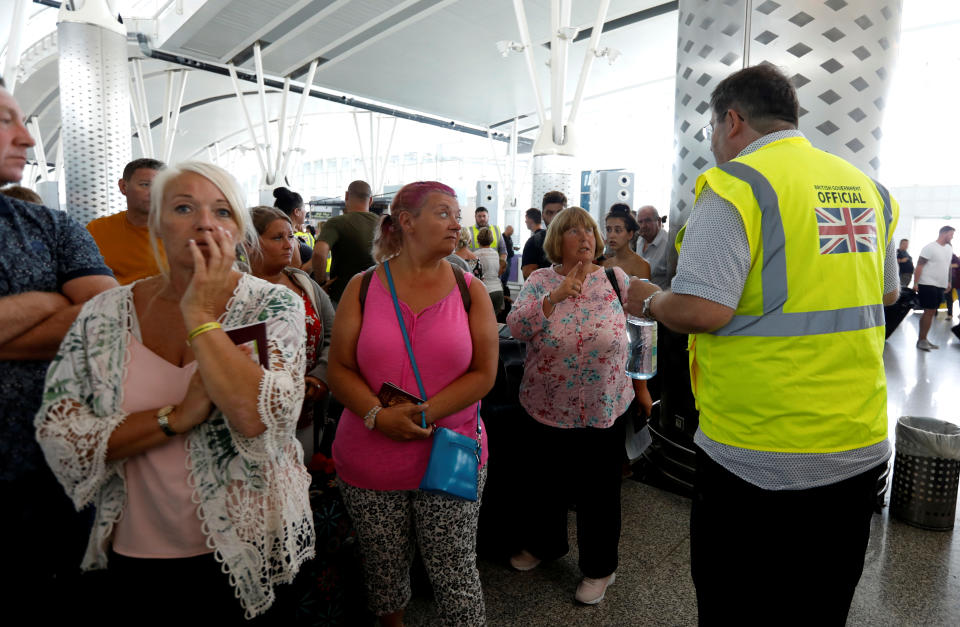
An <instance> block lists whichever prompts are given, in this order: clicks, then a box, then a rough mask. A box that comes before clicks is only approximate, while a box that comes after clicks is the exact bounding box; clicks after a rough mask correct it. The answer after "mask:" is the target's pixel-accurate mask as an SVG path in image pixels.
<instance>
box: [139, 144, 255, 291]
mask: <svg viewBox="0 0 960 627" xmlns="http://www.w3.org/2000/svg"><path fill="white" fill-rule="evenodd" d="M185 172H192V173H194V174H199V175H200V176H202V177H203V178H205V179H207V180H208V181H210V182H211V183H213V184H214V185H215V186H216V187H217V189H219V190H220V192H221V193H222V194H223V196H224V198H226V199H227V203H228V204H229V205H230V208H231V209H232V210H233V221H234V222H235V223H236V225H237V228H238V230H239V231H240V234H239V237H238V238H237V239H238V241H237V245H238V246H240V248H241V251H240V252H241V254H243V255H244V256H249V252H248V251H249V250H250V249H253V250H259V248H260V238H259V237H258V236H257V231H256V230H255V229H254V228H253V221H252V220H251V219H250V212H249V211H247V210H246V204H247V203H246V202H245V201H244V198H243V189H242V188H241V187H240V184H239V183H237V179H235V178H233V175H232V174H230V173H229V172H228V171H226V170H225V169H223V168H221V167H220V166H218V165H214V164H212V163H206V162H203V161H184V162H183V163H178V164H177V165H174V166H170V167H168V168H164V169H163V170H160V173H159V174H157V176H156V178H154V179H153V183H151V185H150V215H149V217H148V218H147V227H148V229H149V231H150V246H151V247H152V248H153V258H154V259H155V260H156V262H157V267H159V268H160V272H161V273H163V275H164V276H168V275H169V273H170V266H169V264H168V263H167V260H166V257H165V256H164V255H161V254H160V248H159V246H158V245H157V243H158V242H159V241H160V218H161V214H162V211H161V210H162V208H163V207H162V205H163V193H164V191H166V189H167V185H169V184H170V182H171V181H173V180H174V179H176V178H177V177H178V176H180V175H181V174H183V173H185Z"/></svg>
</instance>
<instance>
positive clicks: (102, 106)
mask: <svg viewBox="0 0 960 627" xmlns="http://www.w3.org/2000/svg"><path fill="white" fill-rule="evenodd" d="M71 6H73V4H72V3H69V4H68V3H64V4H62V5H61V8H60V12H59V14H58V22H57V42H58V47H59V50H60V57H59V73H60V116H61V128H62V135H63V151H64V173H65V179H66V197H67V203H66V204H67V207H66V208H67V210H68V211H69V212H70V214H71V215H72V216H73V217H74V218H75V219H76V220H77V221H78V222H80V223H81V224H86V223H87V222H89V221H90V220H92V219H94V218H97V217H100V216H103V215H108V214H110V213H115V212H117V211H121V210H122V209H124V208H125V207H126V202H125V199H124V197H123V195H122V194H120V190H119V189H117V183H116V182H117V180H119V179H120V177H121V176H122V173H123V168H124V166H125V165H126V164H127V162H129V161H130V157H131V132H130V101H129V81H130V77H129V74H128V71H127V31H126V28H125V27H124V26H123V24H121V23H120V22H119V21H118V20H117V17H116V14H115V13H113V12H112V11H111V10H110V7H109V5H108V4H107V2H106V1H105V0H87V1H86V2H84V3H82V4H79V3H78V4H77V6H78V7H79V8H77V9H75V10H71ZM144 100H145V99H144Z"/></svg>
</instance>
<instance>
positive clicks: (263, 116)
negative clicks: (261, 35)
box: [253, 41, 274, 185]
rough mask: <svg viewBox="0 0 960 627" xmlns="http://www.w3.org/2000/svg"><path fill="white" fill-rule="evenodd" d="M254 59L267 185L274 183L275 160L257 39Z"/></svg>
mask: <svg viewBox="0 0 960 627" xmlns="http://www.w3.org/2000/svg"><path fill="white" fill-rule="evenodd" d="M253 61H254V65H256V68H257V90H258V91H259V92H260V121H261V122H262V123H263V150H264V152H265V153H266V163H267V167H265V168H264V171H263V173H264V182H265V183H266V184H267V185H272V184H273V183H274V181H273V180H271V179H272V175H271V172H270V170H269V169H268V168H269V167H270V165H269V164H270V163H272V162H273V159H271V158H270V126H269V122H268V121H267V117H268V116H267V89H266V87H265V86H264V84H263V55H262V54H261V51H260V42H259V41H257V42H255V43H254V44H253Z"/></svg>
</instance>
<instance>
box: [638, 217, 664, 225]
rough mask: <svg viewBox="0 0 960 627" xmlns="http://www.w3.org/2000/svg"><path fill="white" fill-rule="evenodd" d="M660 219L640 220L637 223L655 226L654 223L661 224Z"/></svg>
mask: <svg viewBox="0 0 960 627" xmlns="http://www.w3.org/2000/svg"><path fill="white" fill-rule="evenodd" d="M659 221H660V218H639V219H638V220H637V222H639V223H640V224H653V223H654V222H659Z"/></svg>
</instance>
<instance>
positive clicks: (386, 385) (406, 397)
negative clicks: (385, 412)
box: [377, 381, 426, 407]
mask: <svg viewBox="0 0 960 627" xmlns="http://www.w3.org/2000/svg"><path fill="white" fill-rule="evenodd" d="M377 400H379V401H380V406H381V407H393V406H395V405H400V404H401V403H413V404H414V405H420V404H423V403H425V402H426V401H424V400H423V399H422V398H420V397H419V396H416V395H414V394H411V393H410V392H407V391H406V390H404V389H403V388H401V387H399V386H397V385H394V384H393V383H390V382H389V381H384V382H383V385H381V386H380V391H379V392H377Z"/></svg>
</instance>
